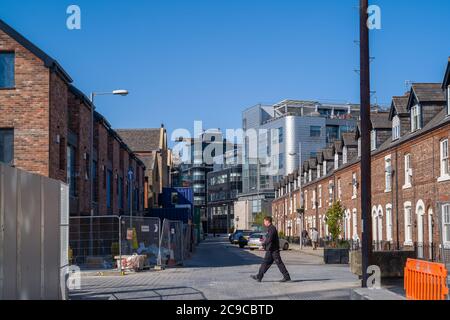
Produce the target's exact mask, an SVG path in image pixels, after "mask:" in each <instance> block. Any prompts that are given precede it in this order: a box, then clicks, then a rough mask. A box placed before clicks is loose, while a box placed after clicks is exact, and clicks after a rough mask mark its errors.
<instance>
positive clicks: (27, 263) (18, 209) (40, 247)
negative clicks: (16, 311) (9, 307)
mask: <svg viewBox="0 0 450 320" xmlns="http://www.w3.org/2000/svg"><path fill="white" fill-rule="evenodd" d="M61 186H64V184H62V183H61V182H59V181H55V180H52V179H48V178H45V177H43V176H39V175H34V174H31V173H28V172H25V171H22V170H18V169H15V168H11V167H9V166H6V165H3V164H0V217H1V229H0V230H1V233H0V239H1V242H0V257H1V259H0V279H1V280H0V298H2V299H62V298H64V292H63V290H62V288H63V287H64V286H63V285H62V282H63V281H64V279H63V278H62V277H61V272H60V270H61V263H60V262H61V251H62V250H61V249H62V248H61V242H60V217H61V215H68V211H67V212H62V211H61V206H60V203H61V198H60V197H61V189H60V187H61ZM64 285H65V282H64Z"/></svg>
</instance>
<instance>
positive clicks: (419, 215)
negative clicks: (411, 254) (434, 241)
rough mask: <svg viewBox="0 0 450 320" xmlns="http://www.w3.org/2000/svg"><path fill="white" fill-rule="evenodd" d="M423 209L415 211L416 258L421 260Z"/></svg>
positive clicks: (422, 256)
mask: <svg viewBox="0 0 450 320" xmlns="http://www.w3.org/2000/svg"><path fill="white" fill-rule="evenodd" d="M423 220H424V219H423V208H422V207H419V210H418V211H417V258H419V259H423V258H424V255H423V238H424V237H423V231H424V226H423V222H424V221H423Z"/></svg>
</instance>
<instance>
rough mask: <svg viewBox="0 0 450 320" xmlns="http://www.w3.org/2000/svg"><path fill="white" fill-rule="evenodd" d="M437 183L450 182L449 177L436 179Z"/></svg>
mask: <svg viewBox="0 0 450 320" xmlns="http://www.w3.org/2000/svg"><path fill="white" fill-rule="evenodd" d="M437 181H438V182H444V181H450V176H449V175H447V176H442V177H439V178H438V179H437Z"/></svg>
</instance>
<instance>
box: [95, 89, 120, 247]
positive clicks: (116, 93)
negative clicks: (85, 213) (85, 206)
mask: <svg viewBox="0 0 450 320" xmlns="http://www.w3.org/2000/svg"><path fill="white" fill-rule="evenodd" d="M104 95H118V96H126V95H128V91H127V90H114V91H112V92H92V93H91V97H90V98H91V130H90V131H91V139H90V140H91V145H90V148H89V149H90V151H89V152H90V155H89V177H90V183H91V190H90V191H91V192H90V208H91V212H90V216H91V219H90V220H91V221H90V227H89V229H90V230H89V234H90V251H91V254H92V249H93V248H92V240H93V238H92V234H93V230H92V217H93V216H94V123H95V119H94V115H95V102H94V100H95V97H96V96H104Z"/></svg>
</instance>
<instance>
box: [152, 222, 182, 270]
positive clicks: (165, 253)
mask: <svg viewBox="0 0 450 320" xmlns="http://www.w3.org/2000/svg"><path fill="white" fill-rule="evenodd" d="M183 240H184V233H183V223H182V222H181V221H171V220H168V219H164V221H163V223H162V227H161V240H160V246H159V255H158V265H160V266H163V267H166V266H168V267H172V266H178V265H182V264H183V261H184V251H185V247H184V244H183V243H184V241H183Z"/></svg>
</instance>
